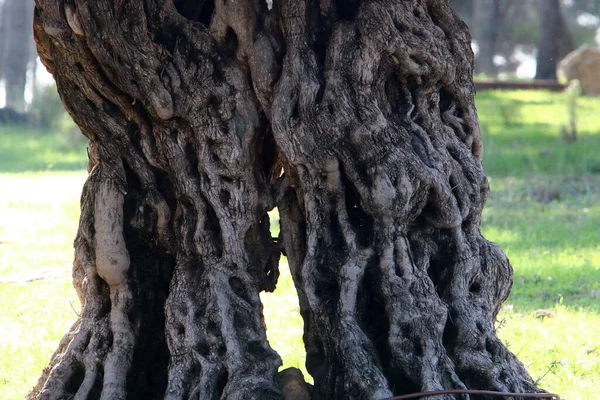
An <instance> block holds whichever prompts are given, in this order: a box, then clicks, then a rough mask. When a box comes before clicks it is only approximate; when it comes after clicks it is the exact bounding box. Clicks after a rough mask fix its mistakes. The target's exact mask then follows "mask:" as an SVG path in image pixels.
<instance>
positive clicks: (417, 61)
mask: <svg viewBox="0 0 600 400" xmlns="http://www.w3.org/2000/svg"><path fill="white" fill-rule="evenodd" d="M410 60H411V61H412V62H413V63H415V64H417V65H418V66H422V65H423V63H422V62H421V60H419V59H418V58H417V56H415V55H411V56H410Z"/></svg>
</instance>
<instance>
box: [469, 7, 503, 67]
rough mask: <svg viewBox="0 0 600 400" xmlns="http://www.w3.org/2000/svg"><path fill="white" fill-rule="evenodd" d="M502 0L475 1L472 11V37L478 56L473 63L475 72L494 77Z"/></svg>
mask: <svg viewBox="0 0 600 400" xmlns="http://www.w3.org/2000/svg"><path fill="white" fill-rule="evenodd" d="M502 1H504V0H475V2H474V10H473V37H474V38H475V40H476V41H477V45H478V47H479V54H478V55H477V60H476V61H475V72H476V73H477V74H485V75H492V76H495V75H496V73H497V68H496V66H495V65H494V56H495V55H496V50H497V45H498V33H499V29H500V23H501V19H502V18H501V14H502V12H501V11H502V8H501V7H502V4H501V2H502Z"/></svg>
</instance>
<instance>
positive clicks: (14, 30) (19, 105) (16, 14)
mask: <svg viewBox="0 0 600 400" xmlns="http://www.w3.org/2000/svg"><path fill="white" fill-rule="evenodd" d="M4 1H5V4H4V11H3V14H4V24H3V25H4V26H3V30H4V35H2V36H0V40H2V41H4V43H3V45H2V46H1V47H2V51H3V53H2V54H1V58H3V59H4V60H3V66H2V69H3V75H2V77H3V79H4V87H5V90H6V105H7V106H9V107H12V108H14V109H15V110H17V111H19V112H23V111H25V85H26V84H27V69H28V64H29V62H30V61H31V58H32V57H31V56H32V53H31V50H32V49H31V46H30V43H31V40H32V31H31V24H32V21H33V20H32V15H33V1H32V0H4Z"/></svg>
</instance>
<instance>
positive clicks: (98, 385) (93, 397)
mask: <svg viewBox="0 0 600 400" xmlns="http://www.w3.org/2000/svg"><path fill="white" fill-rule="evenodd" d="M96 369H97V370H98V375H97V376H96V381H95V382H94V386H92V390H90V394H89V395H88V399H89V400H98V399H100V396H101V395H102V382H103V378H104V366H103V365H102V364H100V363H98V364H97V365H96Z"/></svg>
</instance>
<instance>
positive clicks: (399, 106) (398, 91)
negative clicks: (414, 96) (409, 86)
mask: <svg viewBox="0 0 600 400" xmlns="http://www.w3.org/2000/svg"><path fill="white" fill-rule="evenodd" d="M402 86H403V83H402V81H401V80H400V78H399V77H398V75H396V74H395V73H392V74H391V75H390V77H389V78H388V79H387V80H386V81H385V84H384V90H385V95H386V98H387V100H388V103H389V105H390V111H391V112H392V113H398V114H400V115H402V114H406V112H407V111H408V109H409V107H410V101H411V99H410V98H407V96H406V92H405V91H404V90H402Z"/></svg>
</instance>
